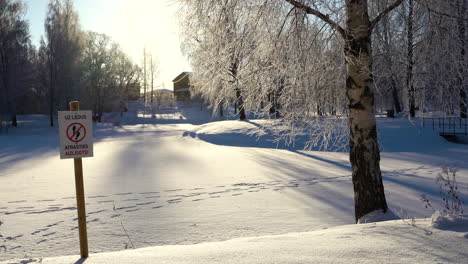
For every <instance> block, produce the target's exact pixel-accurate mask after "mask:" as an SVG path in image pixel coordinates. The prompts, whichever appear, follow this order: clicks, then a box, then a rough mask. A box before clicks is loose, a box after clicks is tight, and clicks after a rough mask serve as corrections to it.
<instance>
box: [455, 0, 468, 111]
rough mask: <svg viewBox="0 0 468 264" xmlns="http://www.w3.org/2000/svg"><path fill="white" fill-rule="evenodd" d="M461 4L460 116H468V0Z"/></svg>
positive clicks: (459, 22)
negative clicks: (466, 32)
mask: <svg viewBox="0 0 468 264" xmlns="http://www.w3.org/2000/svg"><path fill="white" fill-rule="evenodd" d="M458 5H459V10H460V14H459V15H458V21H457V22H458V36H459V38H460V60H459V74H460V75H459V77H458V78H459V79H458V84H459V86H460V88H459V89H460V117H461V118H467V115H468V112H467V107H468V100H467V95H466V88H467V85H466V83H464V81H463V80H464V77H465V76H466V73H465V71H467V69H466V66H467V63H466V60H467V59H466V54H465V53H466V50H465V47H466V42H467V40H466V34H465V31H466V27H465V23H466V22H465V21H464V18H466V17H465V13H466V9H467V8H468V7H467V5H468V0H459V1H458Z"/></svg>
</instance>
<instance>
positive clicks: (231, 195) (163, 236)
mask: <svg viewBox="0 0 468 264" xmlns="http://www.w3.org/2000/svg"><path fill="white" fill-rule="evenodd" d="M33 123H34V122H33ZM161 123H164V124H136V125H124V126H121V127H120V126H112V125H111V124H99V125H97V127H96V128H95V131H96V132H95V139H96V143H95V150H94V152H95V157H93V158H86V159H84V160H83V164H84V175H85V194H86V203H87V208H86V209H87V214H88V218H87V220H88V236H89V245H90V251H91V252H103V251H112V250H121V249H123V248H126V247H131V243H133V245H134V246H135V247H136V248H140V247H146V246H153V245H167V244H171V245H175V244H194V243H200V242H207V241H222V240H227V239H231V238H237V237H246V236H250V237H251V236H259V235H272V234H284V233H290V232H302V231H311V230H319V229H322V228H325V227H330V226H336V225H341V224H351V223H353V222H354V216H353V196H352V193H353V192H352V184H351V177H350V174H351V173H350V168H349V162H348V156H347V154H346V153H324V152H302V151H291V150H284V149H272V148H253V147H235V146H223V145H217V144H211V143H208V142H206V141H203V140H200V139H198V138H196V137H195V138H194V137H190V136H184V135H186V133H185V132H186V131H193V130H194V129H196V126H195V125H192V124H189V123H183V122H181V120H175V121H174V122H173V124H170V123H171V122H170V120H169V121H168V120H165V121H164V122H161ZM0 143H1V144H2V149H3V150H5V151H2V154H1V155H0V220H1V221H3V222H4V224H3V225H2V226H1V227H0V231H1V232H0V233H1V234H2V235H3V236H4V240H5V241H4V243H3V244H4V248H0V252H1V254H0V260H6V259H11V258H17V257H24V256H28V257H42V256H56V255H67V254H77V253H78V252H79V248H78V230H77V227H76V225H77V223H76V207H75V198H74V195H75V189H74V188H75V187H74V176H73V161H72V160H60V159H59V157H58V148H57V144H58V138H57V133H56V131H55V130H54V129H50V128H44V127H42V128H41V127H39V128H35V127H34V126H33V125H31V126H30V127H28V126H27V124H25V128H24V129H23V130H19V132H18V133H15V134H14V135H7V136H3V138H0ZM3 146H6V147H5V148H4V147H3ZM455 148H456V149H457V150H458V149H461V151H460V156H459V157H458V158H459V160H458V163H457V160H455V161H453V157H452V156H450V157H444V156H443V155H442V156H438V155H434V154H422V153H394V152H389V153H384V154H383V162H382V168H383V171H384V177H385V187H386V193H387V197H388V200H389V202H390V206H391V207H393V208H404V209H406V210H407V211H408V212H409V214H410V215H412V216H415V217H427V216H429V215H430V214H431V211H429V210H427V209H424V207H423V206H422V204H421V203H420V202H419V195H420V193H421V192H423V191H424V192H425V193H428V194H429V197H431V195H434V196H435V195H437V192H438V189H437V186H436V185H435V184H434V180H433V179H434V178H433V176H434V175H435V174H436V173H437V172H438V171H439V168H438V166H440V165H441V164H444V163H447V162H455V163H457V164H463V162H462V161H463V160H464V159H465V158H466V157H467V156H468V155H467V153H466V152H464V151H463V148H459V147H456V146H455ZM442 154H443V153H442ZM404 160H405V161H404ZM462 169H464V171H462V172H463V173H465V174H466V169H467V168H466V167H464V168H463V167H462ZM461 182H462V183H464V184H466V183H467V181H466V179H465V180H461ZM122 225H123V226H122ZM123 227H125V228H126V230H127V232H128V235H129V236H130V239H131V242H130V241H129V239H128V238H127V236H126V234H125V232H124V229H123ZM0 239H1V238H0ZM0 241H1V240H0ZM0 244H1V243H0Z"/></svg>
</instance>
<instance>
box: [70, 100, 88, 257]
mask: <svg viewBox="0 0 468 264" xmlns="http://www.w3.org/2000/svg"><path fill="white" fill-rule="evenodd" d="M79 110H80V103H79V102H77V101H73V102H70V111H79ZM73 162H74V164H75V187H76V205H77V208H78V230H79V235H80V253H81V257H82V258H87V257H88V256H89V253H88V231H87V229H86V208H85V197H84V184H83V163H82V160H81V158H74V159H73Z"/></svg>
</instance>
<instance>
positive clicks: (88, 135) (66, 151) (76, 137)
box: [58, 111, 93, 159]
mask: <svg viewBox="0 0 468 264" xmlns="http://www.w3.org/2000/svg"><path fill="white" fill-rule="evenodd" d="M91 116H92V114H91V111H59V112H58V124H59V134H60V158H61V159H72V158H82V157H92V156H93V121H92V117H91Z"/></svg>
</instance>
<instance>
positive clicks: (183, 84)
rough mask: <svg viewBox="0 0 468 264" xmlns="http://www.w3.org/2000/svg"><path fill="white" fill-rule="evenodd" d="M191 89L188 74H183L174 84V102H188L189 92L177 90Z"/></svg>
mask: <svg viewBox="0 0 468 264" xmlns="http://www.w3.org/2000/svg"><path fill="white" fill-rule="evenodd" d="M191 87H192V86H191V85H190V75H189V74H185V75H184V76H183V77H182V78H180V79H179V80H177V81H176V82H174V98H175V99H176V101H189V100H190V91H183V92H178V90H179V89H184V88H191Z"/></svg>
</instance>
